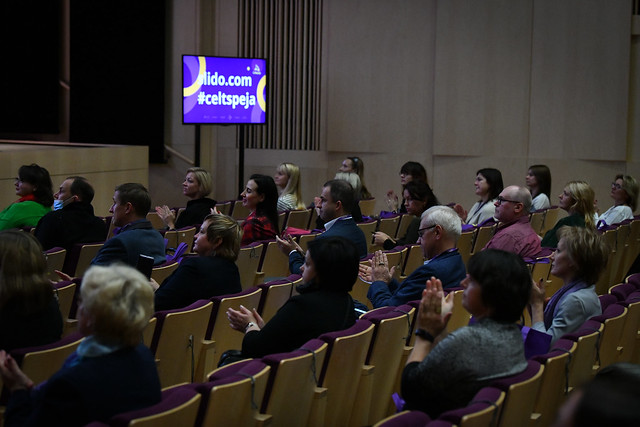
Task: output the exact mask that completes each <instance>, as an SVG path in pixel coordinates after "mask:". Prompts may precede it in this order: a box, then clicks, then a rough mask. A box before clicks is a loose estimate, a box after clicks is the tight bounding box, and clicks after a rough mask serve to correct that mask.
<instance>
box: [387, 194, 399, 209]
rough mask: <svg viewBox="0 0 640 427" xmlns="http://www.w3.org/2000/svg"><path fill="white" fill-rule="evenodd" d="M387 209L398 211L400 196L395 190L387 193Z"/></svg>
mask: <svg viewBox="0 0 640 427" xmlns="http://www.w3.org/2000/svg"><path fill="white" fill-rule="evenodd" d="M387 208H388V209H389V210H390V211H391V212H395V211H397V210H398V195H397V194H396V193H395V192H394V191H393V190H389V191H387Z"/></svg>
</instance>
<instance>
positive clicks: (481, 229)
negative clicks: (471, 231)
mask: <svg viewBox="0 0 640 427" xmlns="http://www.w3.org/2000/svg"><path fill="white" fill-rule="evenodd" d="M497 225H498V224H497V223H496V222H495V221H494V222H491V221H489V222H488V223H486V225H482V226H480V225H478V227H477V230H476V238H475V241H474V242H473V252H471V254H472V255H473V254H475V253H476V252H480V251H481V250H482V249H483V248H484V247H485V246H486V244H487V243H489V240H491V238H492V237H493V235H494V234H495V232H496V227H497Z"/></svg>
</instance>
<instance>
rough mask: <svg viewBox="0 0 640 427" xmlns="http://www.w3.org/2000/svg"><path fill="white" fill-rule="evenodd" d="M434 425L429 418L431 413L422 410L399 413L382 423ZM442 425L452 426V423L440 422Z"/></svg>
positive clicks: (386, 425)
mask: <svg viewBox="0 0 640 427" xmlns="http://www.w3.org/2000/svg"><path fill="white" fill-rule="evenodd" d="M427 424H428V425H429V426H432V425H435V424H433V422H432V421H431V418H429V415H427V414H425V413H424V412H420V411H409V412H407V413H406V414H402V415H398V416H397V417H395V418H393V419H391V420H389V421H387V422H385V423H383V424H381V426H383V427H414V426H426V425H427ZM440 425H441V426H442V427H444V426H450V425H451V424H449V423H447V424H440Z"/></svg>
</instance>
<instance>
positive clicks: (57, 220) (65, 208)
mask: <svg viewBox="0 0 640 427" xmlns="http://www.w3.org/2000/svg"><path fill="white" fill-rule="evenodd" d="M93 196H94V191H93V187H92V186H91V184H89V182H88V181H87V180H86V178H83V177H81V176H70V177H68V178H67V179H65V180H64V181H63V182H62V184H60V189H59V190H58V192H57V193H56V194H54V197H55V200H54V201H53V209H54V211H53V212H49V213H48V214H46V215H45V216H43V217H42V218H41V219H40V222H38V226H37V227H36V231H35V236H36V238H37V239H38V240H39V241H40V243H41V244H42V248H43V249H44V250H47V249H51V248H53V247H55V246H59V247H62V248H65V249H66V250H67V251H69V250H70V249H71V248H72V247H73V245H75V244H76V243H93V242H103V241H104V240H105V239H106V238H107V225H106V224H105V222H104V221H103V220H102V219H100V218H98V217H97V216H95V215H94V214H93V206H91V202H92V201H93Z"/></svg>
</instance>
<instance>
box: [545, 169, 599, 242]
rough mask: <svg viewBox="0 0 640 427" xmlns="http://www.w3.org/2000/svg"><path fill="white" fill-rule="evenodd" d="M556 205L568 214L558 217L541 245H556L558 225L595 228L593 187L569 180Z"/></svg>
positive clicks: (582, 182)
mask: <svg viewBox="0 0 640 427" xmlns="http://www.w3.org/2000/svg"><path fill="white" fill-rule="evenodd" d="M558 199H559V202H558V206H559V207H560V208H562V209H564V210H565V211H567V213H568V214H569V216H567V217H564V218H562V219H560V220H559V221H558V222H557V223H556V225H555V226H554V227H553V228H552V229H551V230H549V231H547V233H546V234H545V235H544V237H543V239H542V242H541V245H542V247H547V248H555V247H558V236H557V232H558V229H560V227H562V226H564V225H568V226H570V227H587V228H591V229H594V228H595V226H596V225H595V221H594V215H595V208H594V201H595V193H594V191H593V188H591V186H590V185H589V184H587V183H586V182H584V181H569V182H568V183H567V185H566V186H565V187H564V189H563V190H562V193H560V195H559V196H558Z"/></svg>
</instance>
